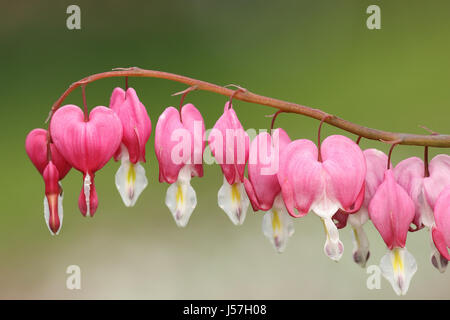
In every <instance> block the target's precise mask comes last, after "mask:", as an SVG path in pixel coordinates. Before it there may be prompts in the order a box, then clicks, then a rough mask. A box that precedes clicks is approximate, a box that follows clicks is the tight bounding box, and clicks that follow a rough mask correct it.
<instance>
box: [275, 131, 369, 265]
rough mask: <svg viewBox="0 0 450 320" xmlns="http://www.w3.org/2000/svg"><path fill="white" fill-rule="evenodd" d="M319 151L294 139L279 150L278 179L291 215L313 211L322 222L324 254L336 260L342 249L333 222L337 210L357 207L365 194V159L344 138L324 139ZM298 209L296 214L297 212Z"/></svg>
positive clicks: (313, 146)
mask: <svg viewBox="0 0 450 320" xmlns="http://www.w3.org/2000/svg"><path fill="white" fill-rule="evenodd" d="M320 155H321V157H320V160H319V150H318V148H317V147H316V145H315V144H314V143H313V142H311V141H309V140H305V139H302V140H295V141H293V142H291V143H290V144H289V145H288V146H287V147H286V148H285V149H284V151H283V152H282V154H281V160H280V170H279V172H278V181H279V183H280V186H281V191H282V194H283V200H284V203H285V204H286V208H287V210H288V212H289V213H290V214H291V215H292V216H293V217H302V216H305V215H306V214H307V213H308V212H309V211H310V210H313V211H314V212H315V213H316V214H317V215H318V216H319V217H320V218H321V219H322V222H323V224H324V227H325V230H326V233H327V240H326V242H325V246H324V251H325V254H326V255H327V256H328V257H330V258H331V259H333V260H335V261H337V260H339V259H340V258H341V256H342V253H343V252H344V245H343V244H342V242H341V241H340V240H339V233H338V230H337V228H336V225H335V224H334V223H333V221H332V217H333V215H334V214H335V213H336V211H337V210H338V209H342V210H343V211H346V212H354V211H356V210H359V208H360V206H361V204H362V201H363V197H364V178H365V175H366V162H365V159H364V155H363V153H362V151H361V149H360V148H359V146H358V145H357V144H356V143H355V142H353V141H352V140H350V139H349V138H347V137H344V136H339V135H334V136H330V137H328V138H326V139H325V140H324V141H323V143H322V146H321V149H320ZM295 209H296V210H298V213H296V211H295Z"/></svg>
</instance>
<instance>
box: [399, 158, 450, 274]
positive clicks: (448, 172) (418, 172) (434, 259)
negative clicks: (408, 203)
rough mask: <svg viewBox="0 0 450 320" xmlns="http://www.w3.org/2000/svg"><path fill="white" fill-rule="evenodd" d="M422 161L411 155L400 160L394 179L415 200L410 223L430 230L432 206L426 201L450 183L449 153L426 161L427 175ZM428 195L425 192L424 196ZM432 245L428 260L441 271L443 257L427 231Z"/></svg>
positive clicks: (432, 220) (418, 227) (442, 269)
mask: <svg viewBox="0 0 450 320" xmlns="http://www.w3.org/2000/svg"><path fill="white" fill-rule="evenodd" d="M424 168H425V165H424V162H423V161H422V160H421V159H419V158H417V157H412V158H408V159H405V160H403V161H401V162H400V163H399V164H397V166H396V167H395V169H394V174H395V178H396V180H397V182H398V183H399V184H400V185H401V186H402V187H403V188H404V189H405V190H406V192H408V194H409V196H410V197H411V199H412V200H413V201H414V204H415V216H414V220H413V223H414V224H415V225H416V228H415V229H412V228H410V231H417V230H420V229H421V228H423V227H427V228H428V230H429V231H430V232H431V229H432V227H433V226H434V214H433V207H432V205H431V204H430V202H429V201H428V198H429V199H430V201H431V203H433V204H434V202H435V199H436V198H437V195H439V193H440V192H441V191H442V190H443V189H444V187H445V186H446V185H450V156H447V155H438V156H436V157H434V158H433V159H432V160H431V161H430V164H429V176H427V174H426V173H425V169H424ZM427 195H428V196H427ZM430 245H431V257H430V259H431V263H432V264H433V266H435V267H436V268H437V269H438V270H439V271H440V272H444V271H445V269H446V267H447V264H448V262H447V259H445V258H444V257H443V256H441V254H440V253H439V251H438V250H437V249H436V247H435V246H434V243H433V240H432V239H431V234H430Z"/></svg>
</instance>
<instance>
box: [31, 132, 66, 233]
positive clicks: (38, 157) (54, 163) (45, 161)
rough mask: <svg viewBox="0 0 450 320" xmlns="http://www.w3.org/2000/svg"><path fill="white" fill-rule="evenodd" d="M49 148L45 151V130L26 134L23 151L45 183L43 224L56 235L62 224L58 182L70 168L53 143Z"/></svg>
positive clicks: (60, 192) (60, 196) (61, 192)
mask: <svg viewBox="0 0 450 320" xmlns="http://www.w3.org/2000/svg"><path fill="white" fill-rule="evenodd" d="M49 147H50V150H48V149H47V130H44V129H33V130H32V131H31V132H30V133H28V135H27V138H26V140H25V150H26V152H27V154H28V157H29V158H30V160H31V162H32V163H33V164H34V166H35V167H36V169H37V170H38V171H39V173H40V174H41V175H42V177H43V179H44V183H45V197H44V218H45V222H46V223H47V227H48V229H49V230H50V233H51V234H52V235H57V234H58V233H59V231H60V230H61V227H62V222H63V206H62V201H63V190H62V187H61V185H60V182H59V181H60V180H62V179H63V178H64V177H65V176H66V174H67V173H68V172H69V170H70V168H71V167H70V165H69V164H68V163H67V162H66V160H65V159H64V158H63V157H62V156H61V155H60V154H59V152H58V150H57V149H56V147H55V146H54V145H53V143H50V145H49ZM48 152H50V153H48ZM49 159H51V160H49Z"/></svg>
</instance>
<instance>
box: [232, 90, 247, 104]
mask: <svg viewBox="0 0 450 320" xmlns="http://www.w3.org/2000/svg"><path fill="white" fill-rule="evenodd" d="M239 92H242V93H245V92H247V89H244V88H238V89H237V90H234V92H233V93H232V94H231V95H230V101H229V103H228V109H231V108H232V107H233V105H232V102H233V98H234V97H235V96H236V95H237V94H238V93H239Z"/></svg>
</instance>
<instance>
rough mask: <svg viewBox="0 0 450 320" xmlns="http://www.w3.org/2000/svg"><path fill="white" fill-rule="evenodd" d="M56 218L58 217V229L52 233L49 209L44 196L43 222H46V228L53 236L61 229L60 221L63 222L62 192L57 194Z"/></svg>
mask: <svg viewBox="0 0 450 320" xmlns="http://www.w3.org/2000/svg"><path fill="white" fill-rule="evenodd" d="M58 218H59V229H58V231H56V233H53V231H52V229H50V209H49V206H48V200H47V197H44V219H45V223H46V224H47V228H48V230H49V231H50V233H51V234H52V235H53V236H55V235H58V234H59V231H60V230H61V227H62V223H63V194H62V193H61V194H59V195H58Z"/></svg>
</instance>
